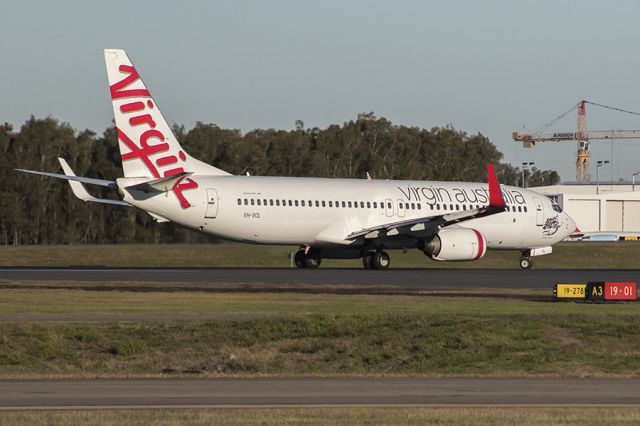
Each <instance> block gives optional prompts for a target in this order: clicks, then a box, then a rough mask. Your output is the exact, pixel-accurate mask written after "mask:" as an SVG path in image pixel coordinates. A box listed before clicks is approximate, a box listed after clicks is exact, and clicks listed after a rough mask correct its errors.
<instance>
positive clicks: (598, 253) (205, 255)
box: [0, 241, 640, 269]
mask: <svg viewBox="0 0 640 426" xmlns="http://www.w3.org/2000/svg"><path fill="white" fill-rule="evenodd" d="M296 250H297V248H296V247H288V246H259V245H249V244H240V243H221V244H209V245H205V244H199V245H196V244H192V245H189V244H164V245H153V244H149V245H126V244H121V245H72V246H2V247H0V266H70V265H76V266H79V265H85V266H95V265H103V266H113V267H285V268H286V267H289V266H290V260H289V258H288V253H290V252H295V251H296ZM389 253H390V255H391V266H392V267H393V268H430V269H432V268H518V267H519V266H518V258H519V257H520V253H519V252H518V251H514V250H508V251H489V252H488V253H487V255H486V256H485V257H484V258H483V259H481V260H479V261H476V262H437V261H432V260H429V259H428V258H427V257H426V256H424V255H423V254H422V253H421V252H420V251H418V250H409V251H408V252H407V253H406V254H403V253H402V252H401V251H398V250H394V251H390V252H389ZM535 263H536V266H535V267H537V268H556V269H566V268H579V269H590V268H617V269H620V268H622V269H625V268H631V269H633V268H637V267H638V266H637V265H639V264H640V243H639V242H634V241H630V242H618V243H563V244H557V245H555V246H554V253H553V254H551V255H547V256H541V257H537V258H535ZM322 267H337V268H340V267H348V268H361V267H362V262H361V260H359V259H356V260H332V259H326V260H323V263H322Z"/></svg>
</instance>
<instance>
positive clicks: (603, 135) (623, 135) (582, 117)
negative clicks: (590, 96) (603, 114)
mask: <svg viewBox="0 0 640 426" xmlns="http://www.w3.org/2000/svg"><path fill="white" fill-rule="evenodd" d="M586 104H591V105H596V106H600V107H603V108H607V109H612V110H615V111H620V112H625V113H629V114H634V115H640V114H639V113H636V112H633V111H627V110H623V109H620V108H613V107H610V106H606V105H601V104H597V103H595V102H589V101H585V100H581V101H580V102H578V103H577V104H576V105H574V106H573V107H571V108H570V109H569V110H567V111H565V112H564V113H562V114H561V115H559V116H558V117H556V118H554V119H553V120H552V121H550V122H549V123H547V124H546V125H544V126H543V127H541V128H540V129H538V130H537V131H535V132H534V133H530V134H526V133H518V132H513V140H514V141H516V142H522V146H523V147H525V148H532V147H534V146H535V144H536V142H563V141H578V156H577V158H576V180H577V181H578V182H589V181H590V180H591V176H590V174H589V144H590V141H592V140H605V139H640V130H587V112H586V108H585V105H586ZM574 109H577V111H578V129H577V131H575V132H556V133H542V132H544V131H545V130H547V129H549V128H550V127H551V126H553V125H554V124H555V123H557V122H558V121H559V120H560V119H562V118H563V117H565V116H566V115H567V114H569V113H570V112H571V111H573V110H574Z"/></svg>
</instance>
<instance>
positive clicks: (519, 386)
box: [0, 378, 640, 409]
mask: <svg viewBox="0 0 640 426" xmlns="http://www.w3.org/2000/svg"><path fill="white" fill-rule="evenodd" d="M629 404H633V405H637V404H640V379H588V378H583V379H557V378H537V379H479V378H471V379H467V378H258V379H252V378H215V379H204V378H202V379H198V378H195V379H113V380H109V379H104V380H99V379H98V380H0V409H16V408H44V407H58V408H60V407H65V408H72V407H73V408H100V407H154V406H172V407H179V406H183V407H186V406H295V405H582V406H605V405H629Z"/></svg>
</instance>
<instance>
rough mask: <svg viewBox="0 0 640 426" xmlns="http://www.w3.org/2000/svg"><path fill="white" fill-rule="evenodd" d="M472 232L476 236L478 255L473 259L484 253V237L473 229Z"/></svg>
mask: <svg viewBox="0 0 640 426" xmlns="http://www.w3.org/2000/svg"><path fill="white" fill-rule="evenodd" d="M473 232H475V233H476V237H477V238H478V255H477V256H476V258H475V259H473V260H478V259H480V258H481V257H482V256H483V255H484V249H485V248H484V238H483V237H482V234H481V233H479V232H478V231H476V230H475V229H474V230H473Z"/></svg>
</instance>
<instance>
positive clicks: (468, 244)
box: [422, 228, 487, 261]
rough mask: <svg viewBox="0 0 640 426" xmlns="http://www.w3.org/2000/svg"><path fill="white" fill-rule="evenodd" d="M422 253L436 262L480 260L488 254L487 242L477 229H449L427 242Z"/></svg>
mask: <svg viewBox="0 0 640 426" xmlns="http://www.w3.org/2000/svg"><path fill="white" fill-rule="evenodd" d="M422 251H423V252H424V254H426V255H427V256H429V257H430V258H432V259H434V260H444V261H451V260H478V259H480V258H482V256H484V254H485V253H486V252H487V240H485V239H484V236H483V235H482V234H481V233H480V232H478V231H476V230H475V229H469V228H448V229H443V230H441V231H440V232H438V233H437V234H436V235H435V236H434V237H433V238H432V239H431V240H430V241H428V242H426V243H425V245H424V247H423V249H422Z"/></svg>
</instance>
